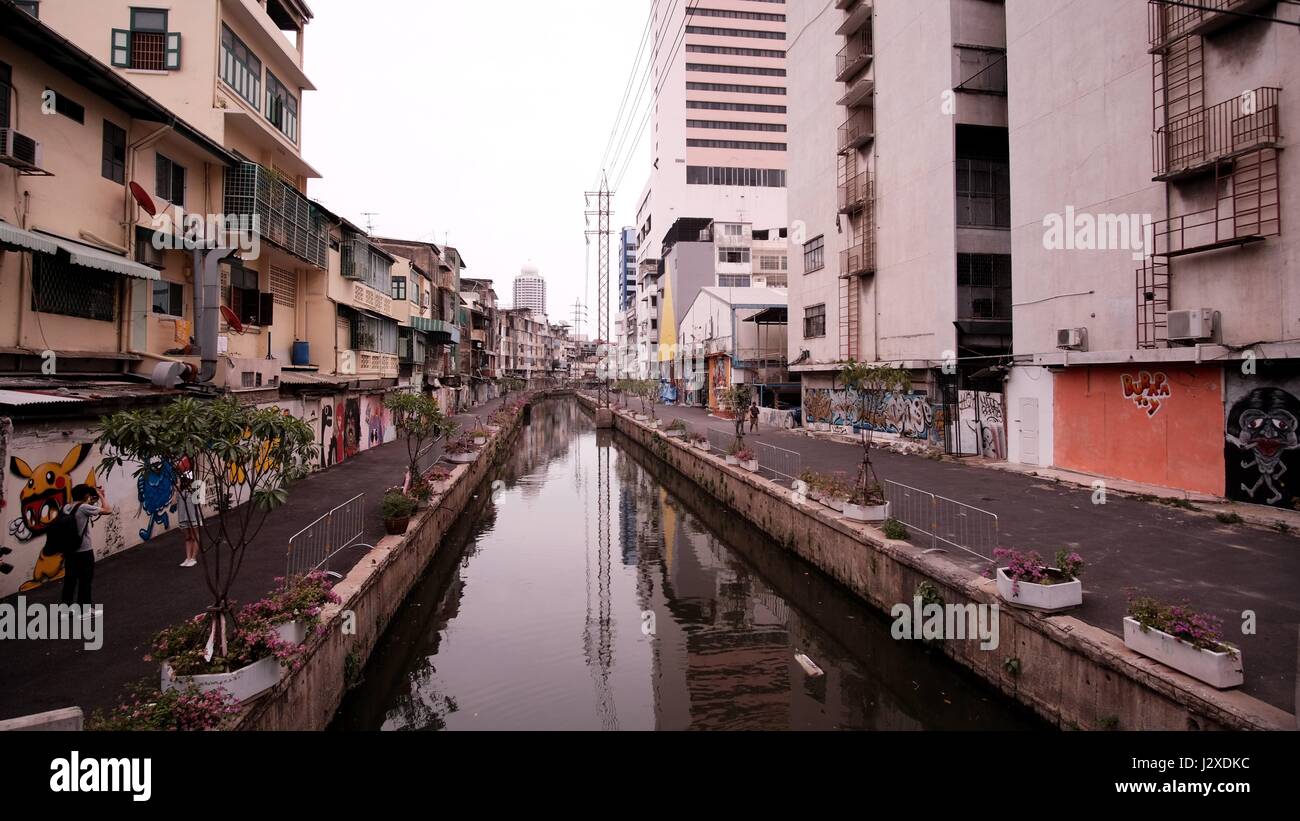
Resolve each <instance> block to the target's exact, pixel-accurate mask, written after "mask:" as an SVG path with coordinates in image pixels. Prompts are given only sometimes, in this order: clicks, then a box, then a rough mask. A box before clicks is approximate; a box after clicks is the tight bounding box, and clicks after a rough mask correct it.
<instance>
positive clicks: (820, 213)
mask: <svg viewBox="0 0 1300 821" xmlns="http://www.w3.org/2000/svg"><path fill="white" fill-rule="evenodd" d="M785 7H786V10H787V13H788V15H789V20H788V21H787V25H788V26H789V30H790V31H797V32H800V35H799V37H798V39H797V41H793V42H791V44H790V53H789V56H788V64H789V71H790V76H789V83H788V84H789V90H790V94H789V100H790V103H789V105H790V112H789V122H790V133H789V137H790V144H791V145H793V146H797V148H798V150H797V151H795V152H793V153H792V154H791V156H790V187H789V215H790V219H791V225H792V226H793V235H792V239H793V240H794V242H795V243H796V247H795V249H793V250H794V253H793V256H794V258H795V259H794V263H793V265H792V266H791V267H792V268H793V269H794V270H793V272H792V273H791V274H790V276H789V286H790V294H789V303H790V315H791V322H790V324H789V334H790V340H789V349H790V355H791V357H793V364H792V366H791V370H792V371H794V372H796V373H798V374H799V375H800V376H801V378H802V382H803V394H804V397H803V398H804V402H803V406H804V417H805V422H820V423H831V424H834V425H836V426H838V427H840V428H842V429H843V430H845V431H853V430H863V429H866V428H868V427H870V428H873V429H875V430H880V431H884V432H888V433H891V434H897V435H900V436H904V437H907V438H911V439H916V440H922V441H928V442H930V443H932V444H934V445H942V446H944V447H945V448H946V449H947V450H949V451H950V452H967V451H968V450H969V451H971V452H973V449H974V444H973V442H972V441H971V440H970V437H968V436H966V435H964V434H963V433H962V431H963V430H965V428H966V427H968V426H969V425H970V424H974V426H975V427H974V429H975V430H976V431H977V432H978V431H979V430H980V425H981V421H980V420H979V419H974V420H963V419H962V415H961V414H962V406H963V404H972V403H973V405H972V406H974V407H979V406H981V401H980V400H983V405H989V404H990V403H994V404H996V405H997V406H998V407H1000V401H1001V379H1000V378H999V371H998V370H997V366H998V365H999V364H1001V363H1004V362H1005V361H1006V359H1007V358H1008V357H1009V355H1010V353H1011V302H1010V297H1011V238H1010V231H1009V228H1010V191H1009V185H1008V180H1009V162H1008V145H1007V105H1008V95H1007V88H1006V65H1007V63H1006V20H1005V16H1006V15H1005V11H1006V10H1005V8H1004V6H1003V4H1002V3H1001V2H990V0H929V1H928V2H924V3H887V4H882V3H872V2H870V0H835V2H834V4H833V7H831V8H826V4H825V3H823V2H819V0H790V2H788V3H786V4H785ZM831 54H833V55H835V57H834V60H831V59H829V58H828V55H831ZM850 360H856V361H865V362H882V363H891V364H894V365H897V366H900V367H903V368H906V369H909V370H910V371H911V372H912V373H913V379H914V383H913V388H912V390H911V391H908V392H904V393H901V394H899V395H896V396H891V397H888V398H887V399H886V403H885V406H884V407H880V408H875V409H872V410H871V411H869V412H868V413H867V414H865V417H866V418H862V416H863V415H862V414H859V413H857V412H856V411H854V410H853V409H854V408H858V407H860V404H859V403H858V402H856V401H847V400H849V399H852V397H845V396H843V394H844V391H843V390H842V389H840V388H838V387H837V386H836V375H837V373H838V371H839V370H840V368H841V367H842V366H843V364H844V363H846V362H848V361H850ZM809 398H813V399H814V400H815V401H814V402H813V403H812V406H811V409H810V406H809V401H808V400H809ZM836 409H840V410H836ZM819 414H820V415H824V416H825V418H814V417H819ZM979 438H981V437H977V440H978V439H979Z"/></svg>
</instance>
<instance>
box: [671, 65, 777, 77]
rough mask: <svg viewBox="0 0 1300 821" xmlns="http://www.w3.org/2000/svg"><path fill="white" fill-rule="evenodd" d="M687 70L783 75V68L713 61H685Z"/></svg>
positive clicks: (766, 75)
mask: <svg viewBox="0 0 1300 821" xmlns="http://www.w3.org/2000/svg"><path fill="white" fill-rule="evenodd" d="M686 70H687V71H704V72H708V73H710V74H749V75H752V76H763V77H784V76H785V69H783V68H766V67H763V66H720V65H715V64H713V63H687V64H686Z"/></svg>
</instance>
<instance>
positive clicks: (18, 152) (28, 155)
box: [0, 128, 43, 171]
mask: <svg viewBox="0 0 1300 821" xmlns="http://www.w3.org/2000/svg"><path fill="white" fill-rule="evenodd" d="M0 162H2V163H4V164H5V165H11V166H13V167H14V168H17V169H20V170H30V171H43V169H42V168H41V144H40V143H39V142H37V141H36V140H33V139H32V138H31V137H28V136H27V135H25V134H20V133H19V132H17V131H15V130H13V129H12V128H0Z"/></svg>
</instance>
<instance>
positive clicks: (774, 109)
mask: <svg viewBox="0 0 1300 821" xmlns="http://www.w3.org/2000/svg"><path fill="white" fill-rule="evenodd" d="M686 107H687V108H698V109H703V110H706V111H753V112H757V113H760V114H784V113H786V107H785V106H783V105H763V104H762V103H717V102H713V101H711V100H687V101H686Z"/></svg>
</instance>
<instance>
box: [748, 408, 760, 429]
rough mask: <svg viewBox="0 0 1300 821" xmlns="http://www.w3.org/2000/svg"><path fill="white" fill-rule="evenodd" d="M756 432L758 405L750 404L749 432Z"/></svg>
mask: <svg viewBox="0 0 1300 821" xmlns="http://www.w3.org/2000/svg"><path fill="white" fill-rule="evenodd" d="M756 430H758V403H757V402H751V403H750V405H749V432H750V433H753V432H754V431H756Z"/></svg>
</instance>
